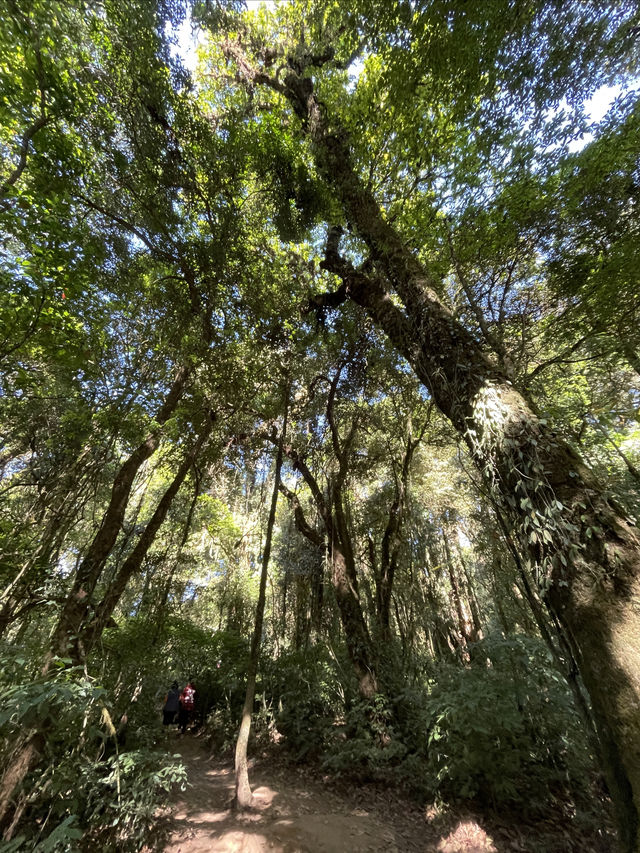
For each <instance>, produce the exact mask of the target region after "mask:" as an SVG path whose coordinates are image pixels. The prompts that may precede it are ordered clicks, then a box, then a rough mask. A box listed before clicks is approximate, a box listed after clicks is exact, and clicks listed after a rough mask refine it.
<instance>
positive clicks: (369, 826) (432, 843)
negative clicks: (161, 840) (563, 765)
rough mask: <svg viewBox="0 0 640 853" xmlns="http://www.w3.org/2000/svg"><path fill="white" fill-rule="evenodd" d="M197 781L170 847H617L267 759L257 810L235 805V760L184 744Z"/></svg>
mask: <svg viewBox="0 0 640 853" xmlns="http://www.w3.org/2000/svg"><path fill="white" fill-rule="evenodd" d="M175 751H176V752H179V753H180V754H181V755H182V757H183V760H184V762H185V765H186V767H187V770H188V775H189V786H188V787H187V789H186V791H184V792H180V793H179V794H178V795H177V796H176V798H175V807H174V811H173V815H172V818H171V824H170V835H169V840H168V843H167V844H166V846H164V847H163V848H162V849H163V850H164V851H165V853H263V851H270V853H523V851H524V853H613V851H614V850H615V847H614V844H613V840H612V838H611V835H610V833H609V832H605V831H598V830H596V831H593V832H592V833H591V837H585V836H584V835H583V834H582V833H580V835H579V836H578V835H577V833H576V831H575V827H574V828H572V827H571V826H570V825H563V822H558V821H554V822H546V823H540V824H538V825H537V826H535V825H520V824H519V823H518V821H514V819H513V818H509V819H504V820H500V819H499V818H497V817H494V818H491V819H490V820H487V819H484V818H482V817H480V816H478V815H473V814H471V813H467V812H464V813H463V812H461V811H456V812H453V811H449V812H447V813H442V812H440V811H438V810H437V809H435V808H434V807H429V808H420V807H418V806H417V805H416V804H415V803H413V802H412V801H410V800H407V799H404V798H403V797H402V796H401V795H400V794H398V793H397V792H395V791H389V790H384V789H383V788H381V787H380V786H379V785H378V786H375V785H361V786H353V785H349V784H348V783H345V782H341V781H337V780H335V779H332V778H331V777H324V776H322V775H321V774H319V773H314V772H312V770H310V769H309V768H301V767H299V766H297V765H291V764H289V763H287V762H286V761H283V760H279V759H278V758H277V757H274V756H272V755H265V756H263V757H262V758H260V759H258V760H255V761H253V762H252V766H251V768H250V775H249V778H250V781H251V785H252V789H253V794H254V800H253V807H252V809H251V810H250V811H246V812H238V811H235V810H234V809H233V807H232V803H233V794H234V774H233V764H232V760H231V759H230V758H229V757H227V759H226V760H221V759H220V758H219V757H217V756H210V755H209V753H208V750H207V749H206V747H205V745H204V744H203V743H202V741H201V740H199V739H198V738H196V737H193V736H191V735H187V736H186V737H184V738H182V739H181V740H179V741H176V750H175Z"/></svg>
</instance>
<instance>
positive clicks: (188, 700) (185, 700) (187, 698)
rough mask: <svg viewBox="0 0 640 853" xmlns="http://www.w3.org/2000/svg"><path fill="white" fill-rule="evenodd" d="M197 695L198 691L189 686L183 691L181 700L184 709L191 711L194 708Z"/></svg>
mask: <svg viewBox="0 0 640 853" xmlns="http://www.w3.org/2000/svg"><path fill="white" fill-rule="evenodd" d="M195 695H196V691H195V690H194V689H193V687H190V686H189V685H188V684H187V686H186V687H185V688H184V690H183V691H182V697H181V699H182V704H183V705H184V707H185V708H186V709H187V710H188V711H190V710H191V709H192V708H193V701H194V697H195Z"/></svg>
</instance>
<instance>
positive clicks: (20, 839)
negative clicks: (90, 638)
mask: <svg viewBox="0 0 640 853" xmlns="http://www.w3.org/2000/svg"><path fill="white" fill-rule="evenodd" d="M4 658H5V660H7V662H9V661H11V665H10V666H9V667H8V671H7V675H8V676H9V677H8V678H6V679H3V681H4V683H3V684H2V710H1V712H0V737H1V738H2V744H3V747H2V756H3V761H4V762H6V764H7V765H10V764H11V762H12V761H13V759H14V749H15V748H16V747H18V748H19V745H20V743H21V741H22V738H24V737H29V736H30V735H31V734H32V732H33V730H34V728H35V727H36V726H37V725H38V724H39V723H40V724H43V723H44V724H45V725H46V726H47V731H48V737H47V745H46V764H45V766H44V767H41V768H40V769H39V772H38V773H36V774H35V775H33V776H32V777H31V779H30V780H29V786H28V788H27V790H28V794H25V795H24V798H25V800H24V805H25V815H26V816H27V817H28V820H26V821H23V822H21V824H20V827H19V831H18V834H17V836H16V838H14V839H13V840H12V841H11V842H10V844H12V845H14V846H15V849H25V846H26V845H31V849H34V850H38V851H47V850H48V851H58V850H81V849H90V848H92V847H95V846H99V847H100V849H101V850H108V851H117V850H127V851H129V850H130V851H136V850H141V849H142V848H143V847H144V846H145V845H147V844H149V843H152V842H153V841H154V839H156V838H157V837H158V833H159V832H161V830H162V823H161V822H159V821H158V814H159V809H161V807H162V806H164V805H166V803H167V801H168V797H169V794H170V792H171V790H172V789H173V788H174V787H175V786H178V785H180V786H184V784H185V782H186V772H185V769H184V767H183V765H182V764H181V762H180V761H179V760H177V758H178V757H177V756H170V755H168V754H167V753H166V752H163V751H159V750H153V749H148V748H139V749H134V750H126V749H125V748H123V746H122V744H123V743H124V740H123V739H121V737H120V732H119V731H116V728H115V725H114V722H113V717H114V713H113V707H112V706H111V707H110V706H109V704H107V703H108V694H107V691H106V690H105V689H104V688H103V687H100V686H97V685H96V684H95V682H94V681H93V680H92V679H88V678H87V677H86V676H85V674H84V671H82V670H78V669H75V668H70V667H68V666H66V663H67V662H66V661H63V660H58V661H56V662H55V664H56V667H57V670H58V672H57V674H56V676H55V677H49V678H47V679H25V675H26V673H25V663H26V662H25V660H24V659H23V658H21V657H20V656H19V655H16V654H15V652H13V653H12V652H11V651H9V653H7V652H6V650H5V655H4ZM20 671H21V676H22V677H21V678H19V675H20ZM119 742H120V746H119Z"/></svg>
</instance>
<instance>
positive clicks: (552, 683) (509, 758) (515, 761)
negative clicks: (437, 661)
mask: <svg viewBox="0 0 640 853" xmlns="http://www.w3.org/2000/svg"><path fill="white" fill-rule="evenodd" d="M425 722H426V726H425V728H424V730H423V731H422V733H421V734H420V736H419V743H420V747H419V749H421V750H422V751H423V754H424V755H425V757H426V758H427V760H428V765H429V769H430V772H431V773H432V774H433V780H434V785H435V788H436V790H437V791H438V792H439V794H440V796H442V797H443V798H451V797H453V798H454V799H455V798H458V797H460V798H476V799H480V800H481V801H483V802H485V803H487V804H491V805H492V806H493V807H494V808H503V807H505V806H507V807H514V808H518V809H519V810H521V811H523V812H526V811H529V812H530V813H532V812H535V811H537V810H539V809H541V808H544V807H545V805H547V806H548V803H549V798H548V794H549V793H550V795H551V801H552V802H553V801H556V802H557V801H559V800H562V799H563V797H564V796H566V795H567V791H568V792H569V793H570V795H574V796H575V795H578V796H584V794H585V783H586V780H587V779H588V771H589V768H590V765H591V760H592V759H591V758H590V756H589V750H588V746H587V744H586V743H585V737H584V734H583V733H582V732H581V728H580V724H579V720H578V718H577V715H576V712H575V710H574V708H573V707H572V703H571V700H570V698H569V696H568V693H567V690H566V686H565V684H564V683H563V679H562V677H561V675H560V674H559V673H558V672H557V671H556V670H555V668H554V667H553V666H551V665H550V661H549V657H548V652H547V651H546V649H545V648H544V646H542V644H541V643H540V642H539V641H538V640H534V639H532V638H529V637H524V636H515V637H510V638H507V639H505V638H502V637H500V636H491V637H488V638H487V639H486V640H484V641H483V642H482V643H480V644H479V648H478V649H477V653H476V655H475V656H474V662H473V663H472V664H471V666H469V667H467V668H464V669H459V668H453V667H451V668H443V669H442V670H441V671H440V672H439V673H438V676H437V681H436V683H435V684H434V686H433V688H432V689H431V691H430V693H429V697H428V699H427V701H426V704H425Z"/></svg>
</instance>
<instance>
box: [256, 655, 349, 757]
mask: <svg viewBox="0 0 640 853" xmlns="http://www.w3.org/2000/svg"><path fill="white" fill-rule="evenodd" d="M263 672H264V676H263V689H264V690H265V691H266V693H267V695H269V696H271V700H272V705H273V708H274V709H275V710H274V722H275V725H276V727H277V730H278V732H279V733H280V734H281V735H282V736H283V737H284V738H285V745H286V746H287V748H288V749H289V750H290V751H291V753H292V754H293V756H294V757H295V759H296V760H298V761H303V760H305V759H308V758H311V757H317V756H319V755H322V754H323V753H324V751H325V749H326V747H327V745H328V743H329V742H330V740H331V738H332V736H333V733H334V728H335V721H336V719H339V718H340V717H341V716H342V714H343V711H344V702H343V697H342V695H341V691H342V687H341V685H340V683H339V681H338V678H337V675H336V672H335V670H334V665H333V661H332V660H331V659H330V657H329V655H328V653H327V651H326V650H325V649H324V648H323V647H321V646H312V647H311V648H310V649H307V650H305V651H290V652H286V653H285V654H283V655H281V656H280V657H279V658H277V660H275V661H273V662H269V661H265V665H264V668H263Z"/></svg>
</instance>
